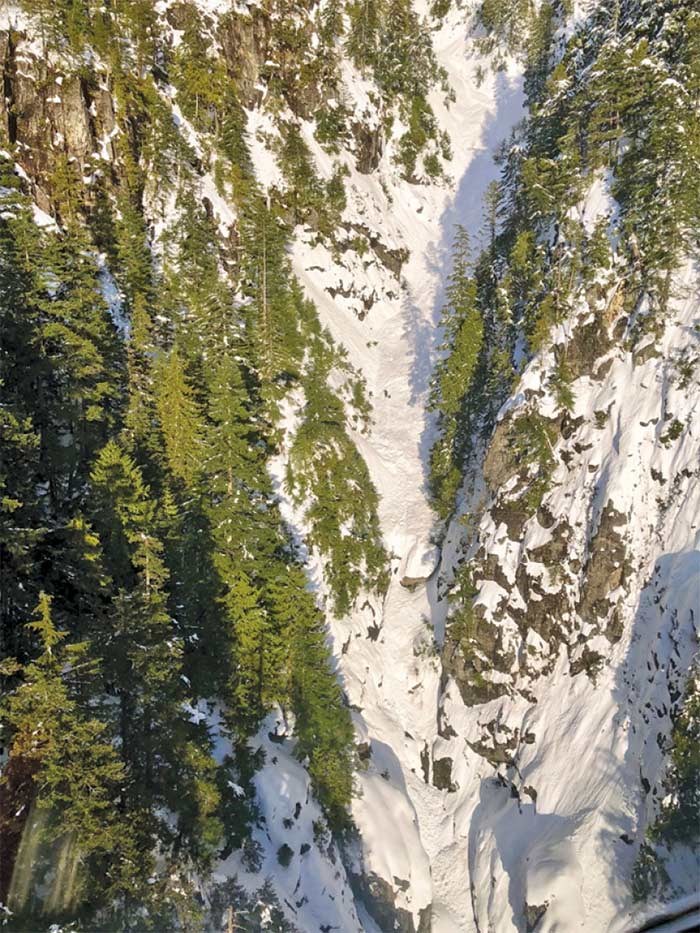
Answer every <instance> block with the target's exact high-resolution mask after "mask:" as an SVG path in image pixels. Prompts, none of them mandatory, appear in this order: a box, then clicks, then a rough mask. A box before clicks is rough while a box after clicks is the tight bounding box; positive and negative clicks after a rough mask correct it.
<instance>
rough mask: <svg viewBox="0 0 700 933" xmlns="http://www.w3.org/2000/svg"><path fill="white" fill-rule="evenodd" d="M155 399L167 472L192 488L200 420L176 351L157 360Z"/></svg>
mask: <svg viewBox="0 0 700 933" xmlns="http://www.w3.org/2000/svg"><path fill="white" fill-rule="evenodd" d="M155 396H156V408H157V411H158V417H159V421H160V429H161V432H162V435H163V442H164V445H165V456H166V463H167V466H168V469H169V470H170V471H171V473H172V474H173V476H175V477H176V478H177V479H179V480H181V481H182V482H183V483H184V484H185V485H186V486H191V485H192V484H193V483H194V481H195V478H196V476H197V473H198V471H199V469H200V462H201V435H202V418H201V413H200V410H199V406H198V404H197V402H196V399H195V397H194V392H193V390H192V388H191V386H190V384H189V381H188V379H187V374H186V372H185V367H184V364H183V360H182V358H181V357H180V354H179V352H178V350H177V348H174V349H173V350H171V352H170V353H169V354H168V355H167V357H164V358H162V359H161V360H160V363H159V365H158V368H157V370H156V383H155Z"/></svg>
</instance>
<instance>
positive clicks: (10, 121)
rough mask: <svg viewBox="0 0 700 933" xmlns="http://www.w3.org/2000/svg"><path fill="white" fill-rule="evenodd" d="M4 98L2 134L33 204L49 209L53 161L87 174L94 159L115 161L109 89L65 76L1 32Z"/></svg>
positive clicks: (18, 37) (18, 38)
mask: <svg viewBox="0 0 700 933" xmlns="http://www.w3.org/2000/svg"><path fill="white" fill-rule="evenodd" d="M0 57H1V58H2V62H3V86H4V97H3V98H2V99H0V121H1V123H2V133H3V135H4V136H5V137H6V139H7V140H8V141H9V142H10V143H17V144H18V155H17V158H18V161H19V164H20V165H21V166H22V168H23V169H24V170H25V172H26V173H27V175H28V177H29V178H30V180H31V182H32V186H33V190H34V195H35V199H36V201H37V204H38V205H39V207H41V208H42V209H47V208H49V206H50V198H49V192H50V191H51V187H52V183H53V175H54V172H55V171H56V168H57V165H56V157H57V156H59V155H63V156H65V157H66V158H67V159H68V161H69V163H73V165H74V166H75V170H76V171H77V172H80V173H82V174H89V173H90V172H91V171H92V169H93V168H94V165H93V163H94V161H95V158H96V157H99V158H101V159H105V160H107V161H113V160H114V159H115V156H116V152H115V150H114V146H113V142H112V136H113V132H114V129H115V116H114V104H113V100H112V95H111V93H110V91H109V88H107V87H103V86H98V85H95V84H91V83H90V82H88V81H87V79H85V78H83V77H80V76H77V75H74V74H64V73H63V72H62V70H61V68H60V67H58V66H57V65H52V64H49V63H48V62H47V61H46V60H45V59H41V58H39V57H38V56H37V55H36V54H35V53H34V52H33V51H32V49H31V46H30V43H29V41H28V38H27V37H26V36H24V35H22V34H21V33H16V32H8V31H2V32H0Z"/></svg>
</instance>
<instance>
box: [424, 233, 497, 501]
mask: <svg viewBox="0 0 700 933" xmlns="http://www.w3.org/2000/svg"><path fill="white" fill-rule="evenodd" d="M446 298H447V303H446V305H445V308H444V309H443V313H442V319H441V326H442V329H443V333H444V335H445V339H444V342H443V344H442V346H441V348H440V349H441V350H442V351H443V353H445V356H443V358H442V359H441V360H440V361H439V362H438V363H437V365H436V367H435V373H434V376H433V381H432V385H431V394H430V406H431V408H432V409H433V410H434V411H437V412H438V414H439V418H440V432H441V436H440V438H439V440H438V442H437V443H436V445H435V446H434V447H433V450H432V452H431V483H432V487H433V495H434V498H435V504H436V507H437V509H438V512H439V514H440V515H442V516H443V517H444V516H446V515H447V514H448V513H449V511H450V510H451V508H452V506H453V504H454V496H455V495H456V492H457V486H458V483H459V481H460V477H461V466H462V463H463V457H464V454H465V443H466V438H465V437H464V436H462V435H460V428H461V427H462V423H463V422H464V421H465V418H464V410H463V409H464V407H465V404H466V400H467V399H468V397H469V393H470V390H471V388H472V382H473V380H474V375H475V373H476V369H477V364H478V361H479V355H480V353H481V348H482V343H483V339H484V325H483V321H482V318H481V313H480V311H479V309H478V307H477V284H476V280H475V279H474V277H473V274H472V262H471V250H470V244H469V236H468V234H467V232H466V230H465V229H464V228H463V227H458V228H457V231H456V235H455V241H454V246H453V254H452V272H451V274H450V278H449V282H448V286H447V289H446Z"/></svg>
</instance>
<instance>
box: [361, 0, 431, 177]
mask: <svg viewBox="0 0 700 933" xmlns="http://www.w3.org/2000/svg"><path fill="white" fill-rule="evenodd" d="M347 12H348V16H349V23H350V25H349V31H348V36H347V39H346V47H347V51H348V53H349V55H350V57H351V58H352V60H353V61H354V63H355V64H356V65H357V67H358V68H360V69H361V70H371V71H372V73H373V75H374V78H375V80H376V82H377V85H378V87H379V89H380V91H381V94H382V97H383V100H384V101H385V103H386V107H387V110H390V109H392V108H393V107H394V106H395V105H397V104H398V112H399V115H400V116H401V119H402V121H403V122H404V123H405V124H406V125H407V126H408V129H407V130H406V132H405V133H404V134H403V135H402V136H401V138H400V139H399V142H398V147H397V157H398V162H399V164H400V165H401V166H402V168H403V171H404V175H405V177H406V178H409V179H412V180H415V171H416V165H417V160H418V156H419V155H420V154H421V152H423V151H424V149H425V148H426V146H427V144H428V142H429V141H430V140H434V141H435V142H436V143H437V144H438V146H439V148H440V150H441V153H442V155H443V157H446V156H447V155H448V149H449V144H448V143H447V142H446V141H444V140H441V139H440V138H439V133H438V127H437V123H436V120H435V115H434V113H433V110H432V108H431V106H430V104H429V103H428V99H427V98H428V93H429V91H430V90H431V88H432V87H433V86H434V85H435V84H436V83H437V82H438V81H440V82H441V83H442V85H443V88H445V89H447V82H446V74H445V73H444V71H443V70H442V69H440V68H439V66H438V64H437V61H436V59H435V53H434V51H433V46H432V40H431V36H430V29H429V27H428V25H427V24H426V23H425V22H424V21H423V20H421V19H420V18H419V17H418V15H417V14H416V12H415V10H414V9H413V5H412V3H411V2H410V0H377V2H375V0H372V2H369V0H353V2H350V3H348V5H347ZM436 15H438V14H436ZM426 158H428V160H429V161H428V163H427V165H426V166H425V167H426V172H427V174H428V175H429V176H431V177H437V176H438V175H439V174H441V169H439V161H438V158H437V153H436V152H435V151H433V152H431V153H428V155H427V156H426Z"/></svg>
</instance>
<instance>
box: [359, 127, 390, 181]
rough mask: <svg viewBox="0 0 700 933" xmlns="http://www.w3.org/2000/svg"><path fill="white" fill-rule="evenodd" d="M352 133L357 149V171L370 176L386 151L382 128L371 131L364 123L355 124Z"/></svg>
mask: <svg viewBox="0 0 700 933" xmlns="http://www.w3.org/2000/svg"><path fill="white" fill-rule="evenodd" d="M352 132H353V136H354V137H355V143H356V147H357V150H356V151H357V155H356V158H357V170H358V172H362V174H363V175H369V174H370V173H371V172H373V171H374V170H375V169H376V168H377V166H378V165H379V162H380V160H381V157H382V152H383V151H384V138H383V135H382V130H381V127H376V128H375V129H370V128H369V127H368V126H366V125H365V124H364V123H353V125H352Z"/></svg>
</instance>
